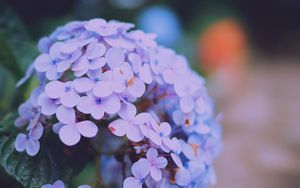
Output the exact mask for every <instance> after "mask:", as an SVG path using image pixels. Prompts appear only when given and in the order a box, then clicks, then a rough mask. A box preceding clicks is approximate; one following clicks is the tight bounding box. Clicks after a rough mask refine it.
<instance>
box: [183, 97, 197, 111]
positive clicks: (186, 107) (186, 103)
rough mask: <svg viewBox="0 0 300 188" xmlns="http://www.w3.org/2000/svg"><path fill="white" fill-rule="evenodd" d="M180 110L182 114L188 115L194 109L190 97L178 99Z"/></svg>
mask: <svg viewBox="0 0 300 188" xmlns="http://www.w3.org/2000/svg"><path fill="white" fill-rule="evenodd" d="M180 108H181V110H182V111H183V112H184V113H189V112H191V111H192V110H193V109H194V99H193V98H192V97H191V96H185V97H182V98H181V99H180Z"/></svg>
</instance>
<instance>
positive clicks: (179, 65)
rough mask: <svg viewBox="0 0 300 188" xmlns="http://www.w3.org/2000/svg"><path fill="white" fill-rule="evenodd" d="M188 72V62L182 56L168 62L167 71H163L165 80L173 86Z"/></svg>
mask: <svg viewBox="0 0 300 188" xmlns="http://www.w3.org/2000/svg"><path fill="white" fill-rule="evenodd" d="M186 71H187V61H186V59H185V58H184V57H182V56H175V57H174V58H173V59H170V61H168V64H167V65H166V68H165V70H164V71H163V79H164V80H165V82H167V83H168V84H173V83H174V82H175V81H176V79H178V78H181V76H182V75H183V73H185V72H186Z"/></svg>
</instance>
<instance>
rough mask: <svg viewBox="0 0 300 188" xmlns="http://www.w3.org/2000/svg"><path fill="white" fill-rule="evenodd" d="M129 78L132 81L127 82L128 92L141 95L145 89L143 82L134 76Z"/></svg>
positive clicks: (135, 95) (137, 95) (136, 95)
mask: <svg viewBox="0 0 300 188" xmlns="http://www.w3.org/2000/svg"><path fill="white" fill-rule="evenodd" d="M130 80H132V82H130V83H129V84H128V88H127V89H128V92H129V93H130V94H131V95H132V96H134V97H141V96H142V95H143V94H144V93H145V90H146V87H145V84H144V82H142V81H141V80H140V79H137V78H135V77H134V78H132V79H130Z"/></svg>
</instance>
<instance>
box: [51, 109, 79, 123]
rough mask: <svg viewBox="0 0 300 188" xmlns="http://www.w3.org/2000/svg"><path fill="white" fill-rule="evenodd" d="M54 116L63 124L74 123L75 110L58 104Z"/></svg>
mask: <svg viewBox="0 0 300 188" xmlns="http://www.w3.org/2000/svg"><path fill="white" fill-rule="evenodd" d="M56 117H57V119H58V121H60V122H62V123H64V124H73V123H75V111H74V109H73V108H67V107H64V106H63V105H60V106H59V107H58V108H57V112H56Z"/></svg>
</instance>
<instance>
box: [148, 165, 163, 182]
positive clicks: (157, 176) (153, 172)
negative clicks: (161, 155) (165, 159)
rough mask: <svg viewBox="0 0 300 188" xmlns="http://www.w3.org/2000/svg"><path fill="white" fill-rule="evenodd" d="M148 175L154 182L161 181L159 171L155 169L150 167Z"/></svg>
mask: <svg viewBox="0 0 300 188" xmlns="http://www.w3.org/2000/svg"><path fill="white" fill-rule="evenodd" d="M150 175H151V177H152V178H153V179H154V180H155V181H159V180H161V176H162V175H161V170H160V169H158V168H156V167H151V170H150Z"/></svg>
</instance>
